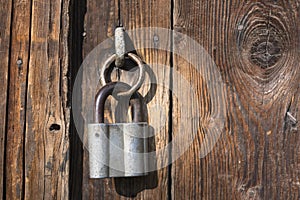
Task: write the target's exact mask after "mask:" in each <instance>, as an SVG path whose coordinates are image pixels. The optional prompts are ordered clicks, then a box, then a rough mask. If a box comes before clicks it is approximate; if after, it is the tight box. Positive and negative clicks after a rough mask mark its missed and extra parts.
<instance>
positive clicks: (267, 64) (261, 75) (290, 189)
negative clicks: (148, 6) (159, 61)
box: [172, 0, 300, 199]
mask: <svg viewBox="0 0 300 200" xmlns="http://www.w3.org/2000/svg"><path fill="white" fill-rule="evenodd" d="M299 22H300V21H299V3H298V2H295V1H234V0H232V1H201V0H194V1H189V2H187V1H176V0H175V10H174V30H176V31H179V32H181V33H184V34H187V35H188V36H190V37H192V38H194V39H195V40H196V41H198V42H199V43H200V44H201V45H202V46H203V47H204V48H205V50H206V51H207V52H208V54H209V55H211V57H212V58H213V60H214V61H215V63H216V65H217V66H218V68H219V71H220V73H221V74H222V80H223V82H224V83H225V84H226V93H227V96H226V99H224V101H225V102H226V105H227V108H226V109H227V112H226V114H227V118H226V120H225V127H224V129H223V130H222V131H221V137H220V139H219V140H218V142H217V143H216V145H215V146H214V148H213V150H212V151H211V152H210V153H209V154H208V155H207V156H206V157H204V158H201V155H200V153H199V149H200V148H201V145H202V142H203V138H204V137H207V136H205V128H204V129H202V130H201V131H199V132H198V133H197V135H196V138H195V140H194V143H193V144H192V146H191V148H190V149H189V150H188V151H187V152H186V153H185V155H184V156H183V157H182V158H181V159H179V160H177V161H176V162H175V163H174V164H173V166H172V195H173V196H172V199H190V198H193V199H201V198H203V199H295V198H296V199H297V198H299V195H300V194H299V185H298V186H296V185H297V183H299V182H297V180H298V179H297V177H298V175H296V174H297V173H298V174H299V170H298V168H299V163H300V159H299V158H300V157H299V150H298V149H299V148H298V147H299V142H300V137H299V124H296V123H294V124H293V123H291V117H288V116H287V112H290V113H292V115H293V116H296V117H295V118H296V119H298V118H299V97H298V96H299V95H298V90H299V80H300V72H299V69H300V68H299V34H300V31H299ZM174 42H176V40H175V41H174ZM174 67H175V69H176V70H178V71H180V72H182V73H183V74H185V76H186V77H187V78H188V79H189V80H191V82H192V83H193V84H194V85H198V87H197V91H198V93H199V94H201V93H204V94H205V93H206V91H207V88H206V86H205V84H206V81H207V80H205V79H204V80H203V79H202V77H201V76H200V77H194V73H193V68H192V66H191V65H189V64H187V63H185V61H183V60H182V59H181V58H179V57H178V56H176V55H175V56H174ZM199 83H200V84H199ZM174 84H177V83H174ZM218 95H223V94H218ZM198 98H199V99H201V101H202V102H203V105H202V104H201V106H200V108H201V109H200V110H199V112H200V116H203V118H201V119H202V120H201V123H202V124H203V125H202V126H204V127H205V126H206V124H207V123H208V121H206V120H205V119H206V118H207V117H209V115H210V108H211V107H212V106H213V105H212V103H213V101H212V99H210V96H209V95H204V97H203V98H201V96H198ZM173 101H174V106H173V110H174V114H173V116H174V122H173V124H174V125H176V123H180V122H177V121H176V120H177V119H178V113H176V112H175V111H176V107H177V104H176V99H173ZM206 102H208V104H207V103H206ZM209 102H210V103H211V105H209ZM187 128H188V127H187ZM173 134H176V131H174V132H173ZM296 149H297V150H296Z"/></svg>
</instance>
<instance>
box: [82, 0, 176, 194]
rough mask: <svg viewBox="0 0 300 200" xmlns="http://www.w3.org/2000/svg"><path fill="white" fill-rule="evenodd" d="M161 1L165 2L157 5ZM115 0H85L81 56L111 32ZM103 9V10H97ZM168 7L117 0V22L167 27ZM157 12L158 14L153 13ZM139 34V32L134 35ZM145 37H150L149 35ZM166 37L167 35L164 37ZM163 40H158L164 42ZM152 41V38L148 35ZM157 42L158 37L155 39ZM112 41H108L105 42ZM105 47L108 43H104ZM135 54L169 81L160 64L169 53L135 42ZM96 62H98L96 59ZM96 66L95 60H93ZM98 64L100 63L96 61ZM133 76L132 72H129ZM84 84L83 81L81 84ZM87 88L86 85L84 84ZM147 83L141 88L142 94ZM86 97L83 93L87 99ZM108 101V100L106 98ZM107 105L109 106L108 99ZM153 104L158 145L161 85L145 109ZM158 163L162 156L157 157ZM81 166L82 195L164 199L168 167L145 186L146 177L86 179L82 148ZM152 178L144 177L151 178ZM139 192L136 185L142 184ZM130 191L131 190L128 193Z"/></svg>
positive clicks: (165, 97)
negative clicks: (144, 178) (136, 44)
mask: <svg viewBox="0 0 300 200" xmlns="http://www.w3.org/2000/svg"><path fill="white" fill-rule="evenodd" d="M161 5H165V6H163V7H162V6H161ZM118 9H119V8H118V1H108V2H107V1H102V2H98V1H87V13H86V16H85V25H84V28H85V30H84V31H85V34H86V36H85V39H84V46H83V53H84V57H85V56H86V55H87V54H88V53H90V51H91V50H92V49H93V48H95V47H96V45H98V44H99V43H101V42H103V41H104V40H105V39H107V38H108V37H111V36H113V34H114V28H115V27H116V26H117V25H118V15H117V14H118ZM99 10H100V11H103V12H99ZM170 10H171V5H170V2H169V1H165V0H156V1H148V2H146V1H145V2H140V1H135V0H133V1H121V8H120V12H121V22H122V23H123V25H124V26H125V28H126V30H132V29H136V28H141V27H151V26H152V27H163V28H170V21H171V19H170ZM157 13H159V15H157ZM137 37H139V36H137ZM149 37H153V36H152V35H149V36H148V38H149ZM165 39H166V41H170V37H169V38H165ZM166 41H164V42H162V43H165V42H166ZM150 42H153V38H150ZM157 42H158V41H157ZM109 44H110V45H113V43H112V41H111V42H110V43H109ZM107 48H109V47H107ZM135 48H136V49H137V54H138V55H139V56H140V57H141V58H142V60H143V61H144V62H146V63H153V65H152V66H151V68H152V70H153V71H154V73H155V75H156V79H157V80H158V81H160V82H165V84H166V85H169V73H170V70H169V69H166V70H162V68H161V66H160V65H166V66H169V60H170V57H169V55H170V53H168V52H167V53H166V52H162V51H159V50H145V49H141V50H139V49H138V48H139V46H135ZM98 64H99V63H98ZM95 65H96V66H97V62H95ZM98 66H101V65H98ZM121 76H122V80H124V81H125V82H127V83H131V84H132V80H133V78H132V74H131V76H130V75H126V73H123V74H122V75H121ZM133 76H134V75H133ZM86 87H88V85H87V83H86V85H85V87H84V88H86ZM87 89H88V88H87ZM148 89H149V87H144V88H142V89H141V91H142V93H143V94H145V93H146V92H147V90H148ZM87 98H89V97H83V99H87ZM109 102H110V101H109ZM107 105H108V106H107V108H109V109H110V105H113V103H108V104H107ZM156 105H160V106H161V108H162V115H161V116H158V115H155V114H154V113H149V123H150V124H151V123H156V127H157V129H156V131H157V136H156V148H157V149H160V148H162V147H164V146H165V145H166V144H167V143H168V134H169V132H168V111H169V92H168V90H167V89H165V88H163V87H158V88H157V91H156V95H155V97H154V99H153V100H152V101H151V102H150V103H149V104H148V109H151V108H152V110H153V109H155V106H156ZM106 117H107V119H108V121H109V122H112V120H111V119H114V117H113V116H111V115H110V114H109V113H108V115H107V116H106ZM157 162H158V166H159V165H161V164H162V163H163V162H166V161H165V160H158V161H157ZM83 163H84V167H83V199H124V198H127V197H128V196H135V199H167V198H168V168H163V169H160V170H158V172H157V176H158V183H157V185H156V186H155V187H152V188H148V189H147V188H146V187H147V184H149V183H147V180H146V181H139V182H137V181H132V182H129V183H128V182H127V184H126V181H124V180H120V179H119V180H116V179H115V180H114V181H113V180H112V179H104V180H91V179H90V180H89V178H88V155H87V151H85V152H84V161H83ZM154 181H155V180H148V182H154ZM143 187H145V189H142V190H141V191H139V192H133V191H138V190H139V188H143ZM131 192H132V193H131Z"/></svg>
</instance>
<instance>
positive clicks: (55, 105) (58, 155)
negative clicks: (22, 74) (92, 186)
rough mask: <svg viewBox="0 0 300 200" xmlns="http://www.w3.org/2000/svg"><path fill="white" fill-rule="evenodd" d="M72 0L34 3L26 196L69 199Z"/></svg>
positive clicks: (26, 157)
mask: <svg viewBox="0 0 300 200" xmlns="http://www.w3.org/2000/svg"><path fill="white" fill-rule="evenodd" d="M68 6H69V1H63V2H61V1H49V2H43V1H36V0H33V1H32V16H31V35H30V39H31V40H30V58H29V68H28V86H27V102H26V106H27V107H26V133H25V162H24V163H25V194H24V197H25V199H68V195H69V186H68V183H69V138H68V134H69V120H70V116H69V114H70V113H69V105H67V101H68V75H67V73H68V62H69V60H68V56H69V55H68V51H69V50H68V34H69V33H68V31H69V30H68V27H69V18H68V9H69V8H68Z"/></svg>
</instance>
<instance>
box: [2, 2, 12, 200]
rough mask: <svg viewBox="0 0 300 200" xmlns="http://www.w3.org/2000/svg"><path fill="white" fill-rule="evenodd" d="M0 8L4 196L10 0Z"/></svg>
mask: <svg viewBox="0 0 300 200" xmlns="http://www.w3.org/2000/svg"><path fill="white" fill-rule="evenodd" d="M0 10H5V11H6V12H1V13H0V36H1V39H0V49H1V50H0V66H1V67H0V80H1V86H0V91H1V94H0V115H1V116H2V118H1V120H0V198H4V190H3V186H4V184H3V183H4V182H3V181H5V179H4V177H5V131H6V123H7V119H6V116H7V115H6V114H7V113H6V109H7V106H8V105H7V91H8V77H9V76H8V71H9V49H10V27H11V12H12V2H11V1H3V2H1V3H0Z"/></svg>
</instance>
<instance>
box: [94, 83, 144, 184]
mask: <svg viewBox="0 0 300 200" xmlns="http://www.w3.org/2000/svg"><path fill="white" fill-rule="evenodd" d="M128 87H130V86H129V85H127V84H125V83H122V82H111V83H108V84H107V85H105V86H104V87H102V88H101V89H100V90H99V92H98V93H97V95H96V97H95V122H96V123H95V124H89V125H88V149H89V155H90V156H89V158H90V160H89V164H90V178H107V177H132V176H144V175H147V174H148V173H147V172H148V154H147V153H148V137H149V126H148V124H147V119H146V117H147V113H144V107H145V105H144V102H143V97H142V96H141V95H140V94H139V93H138V92H135V93H134V94H133V96H132V97H131V99H130V100H129V102H128V103H130V105H131V108H132V109H131V111H132V121H133V122H132V123H115V124H105V123H104V105H105V101H106V99H107V97H108V96H110V95H113V93H115V92H116V93H118V92H120V91H124V90H127V89H128ZM123 100H124V99H123ZM120 101H122V99H120Z"/></svg>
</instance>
